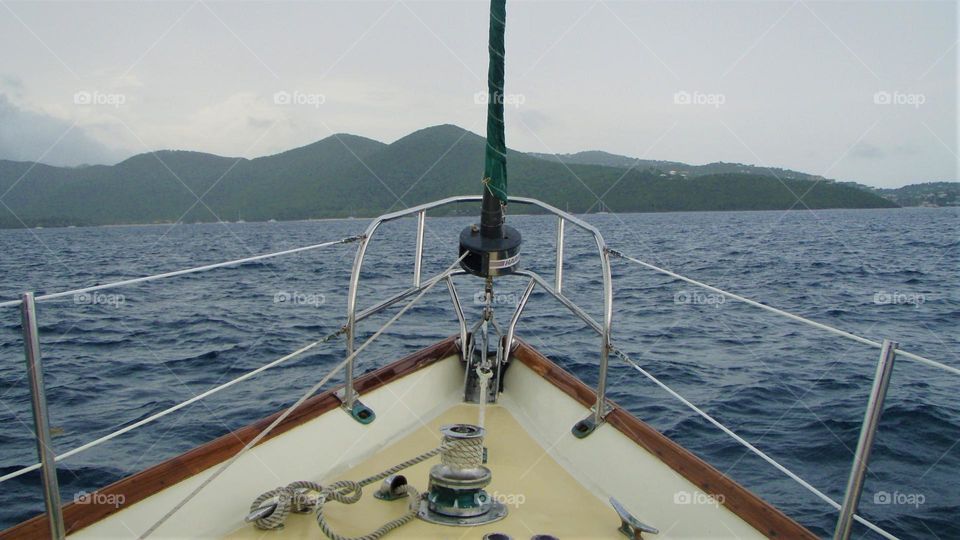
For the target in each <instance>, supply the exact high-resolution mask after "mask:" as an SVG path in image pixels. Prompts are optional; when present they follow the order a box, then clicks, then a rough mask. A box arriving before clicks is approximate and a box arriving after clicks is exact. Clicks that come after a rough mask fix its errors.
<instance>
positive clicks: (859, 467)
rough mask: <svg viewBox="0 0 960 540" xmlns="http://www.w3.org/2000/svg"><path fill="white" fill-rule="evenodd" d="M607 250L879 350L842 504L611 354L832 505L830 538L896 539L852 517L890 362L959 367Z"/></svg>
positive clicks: (958, 371)
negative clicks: (859, 534)
mask: <svg viewBox="0 0 960 540" xmlns="http://www.w3.org/2000/svg"><path fill="white" fill-rule="evenodd" d="M609 251H610V253H611V254H612V255H613V256H615V257H618V258H621V259H623V260H626V261H629V262H632V263H634V264H638V265H640V266H643V267H645V268H648V269H650V270H653V271H655V272H658V273H661V274H664V275H667V276H670V277H672V278H675V279H679V280H681V281H684V282H686V283H689V284H691V285H695V286H697V287H702V288H704V289H707V290H709V291H712V292H715V293H717V294H721V295H723V296H724V297H726V298H730V299H731V300H737V301H740V302H743V303H745V304H748V305H751V306H754V307H757V308H760V309H763V310H765V311H768V312H770V313H774V314H776V315H779V316H782V317H785V318H788V319H791V320H793V321H797V322H800V323H803V324H806V325H808V326H812V327H814V328H817V329H820V330H824V331H827V332H830V333H832V334H834V335H837V336H840V337H843V338H845V339H849V340H851V341H855V342H857V343H860V344H863V345H867V346H870V347H875V348H878V349H880V358H879V360H878V361H877V369H876V373H875V375H874V380H873V386H872V388H871V391H870V395H869V398H868V400H867V408H866V413H865V414H864V419H863V423H862V424H861V427H860V438H859V441H858V443H857V449H856V451H855V453H854V458H853V465H852V467H851V470H850V476H849V478H848V480H847V487H846V491H845V494H844V498H843V504H838V503H836V502H835V501H833V499H831V498H830V497H828V496H827V495H825V494H824V493H823V492H821V491H820V490H818V489H816V488H814V487H813V486H811V485H810V484H809V483H807V482H805V481H804V480H803V479H801V478H800V477H798V476H796V475H795V474H793V473H792V472H790V471H789V470H788V469H786V468H785V467H783V466H782V465H780V464H779V463H777V462H776V461H774V460H773V459H772V458H770V457H769V456H767V455H766V454H764V453H763V452H761V451H760V450H758V449H757V448H756V447H754V446H753V445H751V444H750V443H748V442H747V441H745V440H744V439H743V438H741V437H739V436H738V435H736V434H735V433H733V432H732V431H731V430H729V429H728V428H726V427H725V426H723V425H722V424H720V423H719V422H718V421H716V420H715V419H714V418H713V417H711V416H710V415H708V414H706V413H705V412H703V411H702V410H700V409H699V408H697V407H696V406H695V405H693V404H692V403H690V402H689V401H688V400H686V399H685V398H683V397H682V396H680V395H679V394H677V393H676V392H674V391H673V390H671V389H670V388H669V387H667V386H666V385H665V384H663V383H661V382H660V381H659V380H657V379H656V378H655V377H653V375H651V374H649V373H648V372H646V371H645V370H643V368H641V367H640V366H638V365H637V364H636V363H635V362H633V361H632V360H629V358H626V356H625V355H623V353H622V352H621V351H619V350H617V349H615V351H616V352H617V354H618V355H622V357H623V358H625V359H626V360H627V361H628V363H630V364H632V365H633V367H634V368H636V369H637V370H638V371H640V373H642V374H643V375H645V376H647V377H648V378H650V379H651V380H653V381H654V382H656V383H657V384H658V385H660V386H661V387H662V388H664V389H665V390H667V391H668V392H669V393H671V394H672V395H673V396H674V397H677V398H678V399H680V400H681V401H682V402H683V403H684V404H685V405H687V406H689V407H690V408H692V409H693V410H694V411H695V412H697V413H698V414H700V415H701V416H703V417H704V418H706V419H707V420H708V421H710V422H711V423H713V424H714V425H716V426H717V427H719V428H720V429H721V430H723V431H724V432H726V433H727V434H728V435H731V436H732V437H733V438H734V439H735V440H737V441H738V442H740V443H741V444H743V445H744V446H746V447H747V448H748V449H749V450H751V451H752V452H754V453H755V454H757V455H759V456H760V457H762V458H763V459H765V460H766V461H768V462H769V463H771V464H773V465H774V466H775V467H777V468H778V469H779V470H781V471H782V472H785V473H786V474H788V476H790V477H791V478H793V479H794V480H796V481H797V482H799V483H800V484H801V485H803V486H804V487H805V488H807V489H808V490H810V491H812V492H813V493H814V494H816V495H817V496H818V497H820V498H821V499H823V500H824V501H826V502H828V503H829V504H831V505H832V506H834V507H835V508H836V509H837V510H838V511H839V512H840V515H839V518H838V519H837V526H836V529H835V531H834V536H833V538H834V540H847V539H848V538H850V534H851V532H852V526H853V522H854V521H856V522H859V523H861V524H863V525H865V526H867V527H868V528H870V529H871V530H872V531H874V532H876V533H878V534H880V535H881V536H883V537H884V538H888V539H892V540H896V536H894V535H892V534H890V533H889V532H887V531H884V530H883V529H881V528H880V527H878V526H877V525H875V524H873V523H870V522H869V521H867V520H866V519H864V518H862V517H861V516H859V515H857V514H856V511H857V507H858V504H859V502H860V495H861V493H862V491H863V483H864V477H865V475H866V472H867V463H868V461H869V458H870V452H871V450H872V448H873V441H874V438H875V437H876V430H877V424H878V423H879V420H880V414H881V413H882V412H883V404H884V400H885V398H886V393H887V388H888V386H889V384H890V375H891V373H892V371H893V364H894V360H895V358H896V357H897V356H902V357H904V358H907V359H910V360H913V361H916V362H919V363H921V364H925V365H927V366H930V367H934V368H937V369H940V370H943V371H946V372H947V373H952V374H954V375H960V368H956V367H953V366H949V365H947V364H944V363H942V362H937V361H936V360H931V359H929V358H925V357H923V356H920V355H919V354H915V353H912V352H908V351H903V350H900V349H898V344H897V343H896V342H894V341H890V340H887V339H884V340H882V341H880V342H878V341H874V340H872V339H868V338H865V337H862V336H858V335H856V334H853V333H850V332H846V331H844V330H840V329H838V328H834V327H832V326H829V325H826V324H823V323H819V322H816V321H812V320H810V319H807V318H805V317H801V316H799V315H796V314H793V313H790V312H789V311H784V310H782V309H778V308H775V307H773V306H768V305H767V304H762V303H760V302H757V301H755V300H751V299H749V298H746V297H744V296H740V295H738V294H734V293H731V292H729V291H725V290H723V289H720V288H718V287H714V286H712V285H707V284H706V283H702V282H700V281H697V280H695V279H691V278H689V277H686V276H683V275H680V274H677V273H676V272H671V271H670V270H666V269H664V268H661V267H659V266H656V265H653V264H650V263H648V262H644V261H642V260H640V259H636V258H634V257H630V256H628V255H624V254H623V253H620V252H619V251H616V250H609Z"/></svg>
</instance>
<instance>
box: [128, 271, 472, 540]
mask: <svg viewBox="0 0 960 540" xmlns="http://www.w3.org/2000/svg"><path fill="white" fill-rule="evenodd" d="M466 256H467V253H466V252H465V253H464V254H463V255H461V256H460V257H459V258H458V259H457V260H456V261H454V262H453V264H451V265H450V266H449V267H447V269H446V270H444V272H443V274H444V275H445V274H449V273H450V272H452V271H453V269H454V268H455V267H456V266H457V265H458V264H460V261H462V260H463V258H464V257H466ZM440 281H442V279H438V280H436V281H433V282H432V283H430V284H429V285H427V286H426V287H424V288H423V290H422V291H420V293H419V294H417V296H415V297H413V299H412V300H410V301H409V302H407V304H406V305H405V306H403V308H402V309H401V310H400V311H399V312H398V313H397V314H396V315H394V316H393V317H392V318H391V319H390V320H389V321H387V322H386V323H384V325H383V326H381V327H380V329H379V330H377V331H376V332H374V334H373V335H372V336H370V337H369V338H368V339H367V340H366V341H364V342H363V343H362V344H361V345H360V346H359V347H357V349H356V350H354V351H353V354H351V355H349V356H347V358H345V359H344V360H343V361H342V362H340V363H339V364H337V365H336V366H334V368H333V369H332V370H330V372H328V373H327V374H326V375H325V376H324V377H323V378H322V379H320V381H319V382H317V383H316V384H314V385H313V386H311V387H310V389H309V390H307V391H306V392H305V393H304V394H303V395H302V396H301V397H300V399H298V400H297V401H296V402H295V403H294V404H293V405H291V406H290V407H288V408H287V410H285V411H283V413H281V414H280V416H278V417H277V418H276V419H275V420H274V421H273V422H271V423H270V425H268V426H267V427H266V428H264V429H263V431H261V432H260V433H258V434H257V435H256V436H255V437H254V438H253V439H251V440H250V441H249V442H248V443H247V444H246V445H244V447H243V448H241V449H240V450H239V451H238V452H237V453H236V454H234V455H233V457H231V458H230V459H228V460H227V461H225V462H224V463H223V464H222V465H221V466H220V468H218V469H217V470H216V471H214V472H213V474H211V475H210V476H208V477H206V478H205V479H204V480H203V482H201V483H200V485H198V486H197V487H196V488H194V489H193V490H192V491H191V492H190V493H188V494H187V496H186V497H184V498H183V499H182V500H181V501H180V502H178V503H177V504H176V505H175V506H174V507H173V508H171V509H170V511H169V512H167V513H166V514H164V515H163V517H161V518H160V519H159V520H157V522H156V523H154V524H153V525H151V526H150V528H148V529H147V530H146V531H144V533H143V534H142V535H141V536H140V538H141V539H143V538H147V537H148V536H150V535H151V534H153V533H154V532H156V530H157V529H159V528H160V526H162V525H163V524H164V523H166V522H167V520H168V519H170V518H171V517H172V516H173V515H174V514H176V513H177V512H178V511H179V510H180V509H181V508H183V507H184V506H186V504H187V503H189V502H190V501H191V500H193V498H194V497H196V496H197V494H198V493H200V492H201V491H203V489H204V488H206V487H207V486H208V485H210V483H211V482H213V481H214V480H216V479H217V478H218V477H219V476H220V475H221V474H223V473H224V471H226V470H227V469H229V468H230V466H231V465H233V464H234V463H236V462H237V460H238V459H240V457H241V456H243V455H244V454H246V453H247V452H249V451H250V449H251V448H253V447H254V446H256V445H257V444H258V443H259V442H260V441H261V440H263V438H264V437H266V436H267V435H268V434H269V433H270V432H271V431H273V429H274V428H275V427H277V426H278V425H280V423H281V422H283V421H284V420H286V419H287V417H288V416H290V415H291V414H292V413H293V411H295V410H296V409H297V408H298V407H300V405H302V404H303V402H304V401H306V400H307V399H308V398H309V397H310V396H312V395H313V394H314V393H315V392H316V391H317V390H319V389H320V388H322V387H323V386H324V385H325V384H327V382H329V381H330V379H332V378H333V376H334V375H336V374H337V373H339V372H340V370H342V369H343V368H344V367H346V366H347V364H348V363H350V362H353V359H354V358H356V356H357V355H358V354H360V352H361V351H363V350H364V349H366V348H367V346H369V345H370V344H371V343H373V341H374V340H376V339H377V338H379V337H380V336H381V335H382V334H383V333H384V332H385V331H386V330H387V328H389V327H390V326H391V325H393V323H395V322H397V320H398V319H399V318H400V317H402V316H403V314H404V313H406V312H407V311H408V310H409V309H410V308H411V307H413V305H414V304H416V303H417V302H418V301H419V300H420V299H421V298H423V296H424V295H425V294H427V291H429V290H430V289H432V288H433V287H434V285H436V284H437V283H440Z"/></svg>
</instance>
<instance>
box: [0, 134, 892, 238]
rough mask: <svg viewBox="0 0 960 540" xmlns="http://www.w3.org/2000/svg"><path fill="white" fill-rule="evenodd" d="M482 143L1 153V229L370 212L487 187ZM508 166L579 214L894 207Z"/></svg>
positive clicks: (551, 160) (808, 194)
mask: <svg viewBox="0 0 960 540" xmlns="http://www.w3.org/2000/svg"><path fill="white" fill-rule="evenodd" d="M483 150H484V140H483V138H482V137H480V136H478V135H476V134H473V133H470V132H467V131H464V130H463V129H461V128H459V127H456V126H452V125H441V126H434V127H430V128H426V129H423V130H420V131H417V132H414V133H412V134H410V135H408V136H406V137H404V138H402V139H400V140H398V141H396V142H394V143H392V144H384V143H381V142H377V141H374V140H371V139H367V138H364V137H358V136H355V135H334V136H331V137H328V138H326V139H323V140H321V141H318V142H316V143H313V144H311V145H308V146H304V147H302V148H297V149H294V150H290V151H287V152H284V153H281V154H276V155H272V156H265V157H261V158H256V159H245V158H229V157H222V156H215V155H212V154H204V153H198V152H187V151H159V152H155V153H148V154H141V155H137V156H134V157H132V158H130V159H127V160H125V161H123V162H121V163H118V164H116V165H112V166H105V165H97V166H89V167H51V166H47V165H42V164H31V163H24V162H12V161H2V160H0V194H4V193H5V195H3V196H2V198H0V202H2V203H3V205H0V227H23V226H29V227H35V226H45V227H50V226H65V225H106V224H126V223H168V222H175V221H178V220H179V221H183V222H187V223H192V222H209V221H217V220H223V221H237V220H239V219H242V220H245V221H264V220H269V219H276V220H292V219H307V218H329V217H348V216H356V217H361V216H372V215H376V214H380V213H383V212H385V211H387V210H391V209H393V210H396V209H398V208H403V207H407V206H412V205H415V204H418V203H422V202H426V201H430V200H434V199H438V198H442V197H447V196H451V195H460V194H477V193H479V192H480V182H479V180H480V175H481V174H482V171H483ZM508 164H509V165H508V168H509V174H510V190H511V195H518V196H528V197H536V198H539V199H542V200H544V201H546V202H548V203H551V204H553V205H555V206H557V207H559V208H563V209H569V210H570V211H572V212H577V213H581V212H587V211H591V212H596V211H599V210H601V209H602V210H605V211H610V212H662V211H700V210H779V209H787V208H803V207H809V208H887V207H895V206H896V204H895V203H893V202H891V201H889V200H887V199H884V198H883V197H880V196H878V195H876V194H874V193H870V192H867V191H864V190H861V189H857V188H856V187H851V186H847V185H840V184H836V183H832V182H819V183H818V182H816V181H814V180H810V179H807V178H794V179H790V178H783V177H781V178H779V179H778V178H774V177H772V176H764V175H762V174H747V173H742V172H725V173H722V174H705V175H699V176H688V177H683V176H679V175H670V174H669V170H671V169H666V170H664V169H663V168H657V167H644V168H640V167H635V168H633V169H629V168H625V167H622V166H611V165H603V164H587V163H564V162H563V160H562V159H560V158H558V157H556V156H540V157H538V156H535V155H531V154H525V153H522V152H515V151H510V152H509V158H508ZM804 194H805V195H804ZM800 195H803V203H802V204H797V203H796V197H797V196H800ZM598 197H599V198H602V199H603V205H600V204H598ZM198 198H200V199H202V200H201V202H198ZM473 211H474V210H471V212H473Z"/></svg>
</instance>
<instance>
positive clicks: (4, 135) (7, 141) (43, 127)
mask: <svg viewBox="0 0 960 540" xmlns="http://www.w3.org/2000/svg"><path fill="white" fill-rule="evenodd" d="M124 157H126V155H125V154H121V153H119V152H118V151H116V150H111V149H109V148H107V147H106V146H104V145H103V144H101V143H100V142H98V141H96V140H95V139H93V138H92V137H91V136H90V135H89V134H88V133H87V132H86V131H85V130H84V128H82V127H80V126H77V125H75V124H72V123H71V122H68V121H66V120H62V119H59V118H55V117H53V116H50V115H47V114H43V113H39V112H33V111H28V110H25V109H22V108H20V107H18V106H17V105H16V104H14V103H13V102H11V101H10V99H9V98H8V97H7V95H6V94H2V93H0V159H9V160H13V161H39V162H41V163H46V164H48V165H68V166H71V165H83V164H89V165H93V164H113V163H116V162H118V161H120V160H121V159H123V158H124Z"/></svg>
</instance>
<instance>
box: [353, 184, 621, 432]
mask: <svg viewBox="0 0 960 540" xmlns="http://www.w3.org/2000/svg"><path fill="white" fill-rule="evenodd" d="M481 200H482V197H480V196H479V195H467V196H458V197H448V198H446V199H441V200H438V201H434V202H430V203H426V204H421V205H418V206H414V207H411V208H407V209H405V210H400V211H397V212H393V213H389V214H384V215H382V216H380V217H377V218H374V219H373V220H372V221H371V222H370V224H369V225H368V226H367V229H366V231H365V232H364V233H363V235H361V236H360V239H359V244H358V246H357V252H356V256H355V257H354V261H353V268H352V270H351V272H350V288H349V291H348V293H347V294H348V296H347V324H346V342H347V346H346V349H347V355H350V354H352V353H353V342H354V337H355V335H356V324H357V322H358V321H360V320H362V319H364V318H366V317H368V316H370V315H372V314H374V313H376V312H379V311H381V310H382V309H385V308H386V307H389V306H390V305H392V304H394V303H396V302H398V301H400V300H401V299H402V298H405V297H406V296H409V295H411V294H416V292H417V291H418V290H420V289H421V288H422V285H421V283H420V272H421V268H422V265H423V262H422V261H423V236H424V230H425V226H426V213H427V211H428V210H432V209H435V208H439V207H442V206H447V205H450V204H456V203H464V202H480V201H481ZM510 202H511V203H514V204H524V205H531V206H536V207H538V208H540V209H542V210H545V211H546V212H547V213H550V214H553V215H555V216H557V245H556V276H555V280H554V284H555V287H550V286H549V285H547V283H546V282H545V281H544V280H543V278H541V277H540V276H537V275H536V274H534V273H532V272H519V274H521V275H526V276H529V277H531V282H530V285H529V286H528V288H527V291H526V292H525V294H524V301H523V302H522V303H521V305H520V306H518V308H519V309H517V311H516V312H515V314H514V316H513V317H512V319H511V322H510V327H509V329H508V333H507V336H508V339H507V348H506V352H505V354H507V355H508V354H509V351H510V348H509V347H510V346H511V345H512V342H513V335H514V332H515V328H516V324H517V322H518V321H519V319H520V312H521V311H522V310H523V304H526V298H528V297H529V295H530V292H532V290H533V285H534V283H536V284H539V285H541V287H543V288H544V289H545V290H546V291H547V292H549V293H550V294H552V295H553V296H554V297H556V298H558V299H559V300H560V301H561V302H562V303H563V304H564V305H565V306H566V307H567V308H568V309H570V310H572V311H573V312H574V313H575V314H577V315H578V316H580V318H581V319H584V320H585V321H587V322H588V324H590V325H591V327H593V328H594V329H595V330H597V331H598V333H599V334H600V378H599V382H598V383H597V401H596V404H595V405H594V408H593V411H592V414H591V416H590V417H589V418H587V419H584V420H583V421H581V422H579V423H578V424H577V426H575V428H574V433H575V434H577V435H578V436H586V435H589V434H590V433H591V432H592V431H593V430H594V429H596V427H597V426H598V425H600V424H601V423H602V422H603V418H604V416H605V415H606V413H607V412H608V410H609V407H608V405H607V401H606V388H607V370H608V364H609V354H610V332H611V328H612V324H613V282H612V278H611V273H610V255H609V250H608V248H607V244H606V242H604V240H603V235H602V234H601V233H600V231H599V229H597V228H596V227H594V226H593V225H591V224H590V223H587V222H586V221H583V220H581V219H580V218H578V217H576V216H574V215H572V214H569V213H567V212H564V211H562V210H560V209H558V208H556V207H554V206H551V205H549V204H547V203H544V202H542V201H539V200H537V199H530V198H526V197H513V198H511V199H510ZM413 215H415V216H417V232H416V244H415V245H416V248H415V254H414V274H413V287H412V288H410V289H408V290H406V291H404V292H402V293H400V294H399V295H396V296H394V297H392V298H389V299H387V300H384V301H382V302H380V303H379V304H376V305H374V306H372V307H370V308H368V309H365V310H363V311H360V312H359V313H358V311H357V290H358V287H359V283H360V271H361V270H362V268H363V263H364V260H365V256H366V250H367V246H368V245H369V243H370V241H371V239H372V238H373V237H374V235H375V234H376V232H377V229H379V227H380V225H382V224H384V223H386V222H388V221H393V220H396V219H400V218H404V217H408V216H413ZM567 222H569V223H572V224H573V225H576V226H577V227H579V228H581V229H583V230H584V231H586V232H587V233H589V234H590V235H591V236H592V237H593V239H594V242H595V243H596V246H597V252H598V254H599V256H600V265H601V273H602V275H603V290H602V292H603V323H602V324H598V323H597V322H595V321H593V319H592V318H591V317H590V316H589V315H587V314H586V312H584V311H583V309H581V308H580V307H579V306H577V305H576V304H574V303H573V302H572V301H571V300H569V299H568V298H567V297H565V296H563V295H562V293H561V292H560V291H562V290H563V246H564V229H565V224H566V223H567ZM459 273H463V272H459ZM447 279H448V282H447V283H448V288H449V289H450V295H451V299H452V300H453V302H454V306H455V309H456V311H457V316H458V320H459V322H460V334H461V344H462V345H461V351H462V353H463V354H465V349H466V336H467V328H466V322H465V321H464V319H463V310H462V308H461V306H460V302H459V298H458V296H457V294H456V289H455V287H454V285H453V281H452V278H447ZM353 368H354V366H353V363H352V362H351V363H350V364H348V365H347V369H346V383H345V386H344V389H343V391H342V392H341V394H340V397H341V402H342V406H343V408H344V409H345V410H347V411H348V412H350V413H351V414H353V415H354V416H356V415H357V414H359V413H360V412H363V413H364V414H367V415H369V414H370V413H371V411H370V410H369V409H367V408H366V407H364V406H363V404H362V403H359V404H358V396H357V392H356V390H355V388H354V386H353V381H354V369H353Z"/></svg>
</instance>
